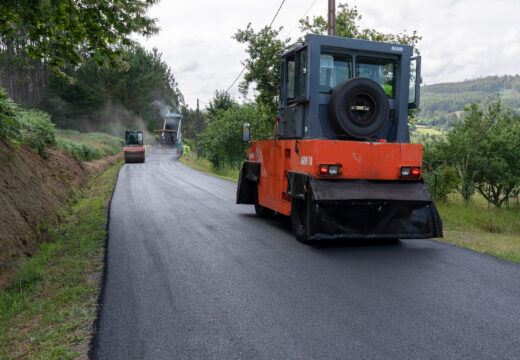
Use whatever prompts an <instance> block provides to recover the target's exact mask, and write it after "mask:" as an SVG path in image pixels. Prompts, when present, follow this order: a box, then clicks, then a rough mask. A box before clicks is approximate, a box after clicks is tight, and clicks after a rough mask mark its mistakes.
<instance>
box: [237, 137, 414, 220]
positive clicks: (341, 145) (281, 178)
mask: <svg viewBox="0 0 520 360" xmlns="http://www.w3.org/2000/svg"><path fill="white" fill-rule="evenodd" d="M422 149H423V147H422V145H420V144H400V143H386V142H360V141H345V140H276V141H275V140H264V141H254V142H253V143H252V144H251V147H250V148H249V149H248V151H247V158H248V160H249V161H257V162H260V163H261V166H260V169H261V170H260V181H259V184H258V202H259V204H260V205H262V206H265V207H267V208H270V209H273V210H275V211H277V212H279V213H282V214H284V215H290V213H291V199H290V198H288V197H287V196H285V191H286V189H287V171H297V172H304V173H308V174H311V175H313V176H314V177H316V178H329V179H330V178H334V179H362V180H403V179H402V178H401V177H400V175H401V167H402V166H410V167H421V166H422ZM320 164H341V169H340V171H341V173H340V175H339V176H333V177H331V176H329V175H326V176H322V175H320V173H319V166H320ZM413 180H417V178H414V179H413Z"/></svg>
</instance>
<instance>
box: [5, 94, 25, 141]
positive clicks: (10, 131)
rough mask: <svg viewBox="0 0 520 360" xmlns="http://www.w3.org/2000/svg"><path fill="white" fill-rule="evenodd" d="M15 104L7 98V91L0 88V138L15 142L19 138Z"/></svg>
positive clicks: (18, 121)
mask: <svg viewBox="0 0 520 360" xmlns="http://www.w3.org/2000/svg"><path fill="white" fill-rule="evenodd" d="M17 111H18V108H17V107H16V104H15V103H13V102H12V100H11V99H10V98H9V96H7V91H5V89H4V88H0V137H3V138H5V139H7V140H10V141H16V140H18V139H19V137H20V127H21V124H20V120H19V118H18V116H17Z"/></svg>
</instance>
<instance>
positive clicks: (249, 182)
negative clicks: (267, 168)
mask: <svg viewBox="0 0 520 360" xmlns="http://www.w3.org/2000/svg"><path fill="white" fill-rule="evenodd" d="M259 183H260V163H259V162H256V161H244V164H243V165H242V169H241V170H240V174H239V176H238V186H237V202H236V203H237V204H250V205H254V204H257V203H258V184H259Z"/></svg>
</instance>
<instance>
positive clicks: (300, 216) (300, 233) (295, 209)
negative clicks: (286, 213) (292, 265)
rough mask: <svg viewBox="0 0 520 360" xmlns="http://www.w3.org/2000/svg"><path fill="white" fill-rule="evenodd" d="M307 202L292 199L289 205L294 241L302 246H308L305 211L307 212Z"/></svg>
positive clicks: (310, 241)
mask: <svg viewBox="0 0 520 360" xmlns="http://www.w3.org/2000/svg"><path fill="white" fill-rule="evenodd" d="M309 207H310V204H309V200H298V199H294V198H293V199H292V203H291V227H292V231H293V234H294V236H295V237H296V240H298V241H299V242H301V243H303V244H310V243H312V240H309V238H308V236H307V227H308V221H307V211H309Z"/></svg>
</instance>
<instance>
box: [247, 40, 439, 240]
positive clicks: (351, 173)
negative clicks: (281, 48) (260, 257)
mask: <svg viewBox="0 0 520 360" xmlns="http://www.w3.org/2000/svg"><path fill="white" fill-rule="evenodd" d="M281 67H282V72H281V73H282V78H281V79H280V103H279V115H278V116H279V117H278V118H277V125H276V132H275V136H274V139H270V140H263V141H253V142H252V143H251V144H250V146H249V148H248V150H247V161H245V163H244V165H243V167H242V170H241V173H240V179H239V183H238V189H237V203H238V204H253V205H255V210H256V213H257V214H258V215H260V216H267V215H270V214H273V213H275V212H277V213H280V214H284V215H287V216H290V217H291V224H292V228H293V232H294V234H295V236H296V238H297V239H298V240H300V241H302V242H308V241H312V240H319V239H335V238H383V239H384V238H387V239H398V238H401V239H405V238H429V237H441V236H442V223H441V220H440V218H439V215H438V212H437V209H436V208H435V205H434V203H433V201H432V198H431V196H430V194H429V192H428V189H427V187H426V185H425V184H424V181H423V178H422V145H420V144H410V135H409V129H408V110H409V109H414V108H417V106H418V105H419V85H420V68H421V59H420V57H413V48H412V47H411V46H407V45H402V44H388V43H381V42H374V41H365V40H357V39H349V38H342V37H334V36H323V35H307V36H306V37H305V41H304V42H303V43H300V44H298V45H296V46H292V47H291V48H290V49H289V50H287V51H286V52H285V53H284V54H283V55H282V57H281Z"/></svg>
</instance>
